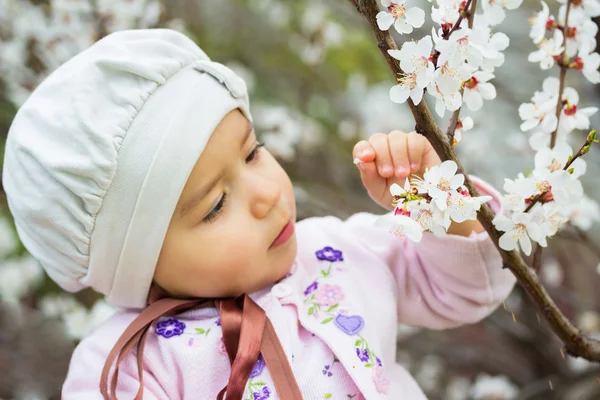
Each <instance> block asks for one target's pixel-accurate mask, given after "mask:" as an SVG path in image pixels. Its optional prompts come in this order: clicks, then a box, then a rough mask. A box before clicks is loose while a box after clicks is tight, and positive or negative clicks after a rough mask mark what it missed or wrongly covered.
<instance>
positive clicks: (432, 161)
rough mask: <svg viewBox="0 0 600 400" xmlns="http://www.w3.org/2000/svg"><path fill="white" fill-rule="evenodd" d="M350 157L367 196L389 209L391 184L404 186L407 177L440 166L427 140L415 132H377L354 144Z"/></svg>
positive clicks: (419, 174)
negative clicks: (354, 163)
mask: <svg viewBox="0 0 600 400" xmlns="http://www.w3.org/2000/svg"><path fill="white" fill-rule="evenodd" d="M352 155H353V157H354V160H355V162H357V164H356V166H357V167H358V169H359V171H360V178H361V179H362V182H363V185H364V186H365V188H366V189H367V192H368V193H369V196H371V198H372V199H373V200H374V201H375V202H377V203H378V204H379V205H380V206H382V207H384V208H387V209H388V210H391V209H392V208H393V207H392V195H391V194H390V189H389V188H390V186H391V185H392V184H393V183H397V184H398V185H400V186H401V187H404V182H405V180H406V178H407V177H408V176H409V175H412V174H416V175H418V176H420V177H423V174H424V173H425V170H426V169H427V168H431V167H434V166H436V165H440V164H441V163H442V160H440V158H439V157H438V155H437V153H436V152H435V150H434V149H433V147H431V144H430V143H429V141H428V140H427V139H425V137H424V136H423V135H419V134H418V133H416V132H411V133H404V132H402V131H392V132H390V133H389V134H387V135H386V134H383V133H376V134H374V135H373V136H371V137H370V138H369V140H368V141H367V140H361V141H360V142H358V143H356V145H355V146H354V150H353V151H352ZM358 161H360V162H358Z"/></svg>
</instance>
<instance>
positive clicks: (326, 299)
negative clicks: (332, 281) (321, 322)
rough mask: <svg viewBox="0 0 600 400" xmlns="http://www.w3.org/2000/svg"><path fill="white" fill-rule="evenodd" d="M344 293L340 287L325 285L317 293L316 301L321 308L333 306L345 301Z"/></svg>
mask: <svg viewBox="0 0 600 400" xmlns="http://www.w3.org/2000/svg"><path fill="white" fill-rule="evenodd" d="M344 297H345V296H344V292H343V291H342V288H341V287H339V286H338V285H323V286H321V287H320V288H319V289H318V290H317V291H316V292H315V301H316V302H317V304H318V305H320V306H333V305H334V304H338V303H340V302H341V301H342V300H344Z"/></svg>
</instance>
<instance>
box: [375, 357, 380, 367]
mask: <svg viewBox="0 0 600 400" xmlns="http://www.w3.org/2000/svg"><path fill="white" fill-rule="evenodd" d="M375 362H376V363H377V365H379V366H380V367H381V360H380V359H379V357H375Z"/></svg>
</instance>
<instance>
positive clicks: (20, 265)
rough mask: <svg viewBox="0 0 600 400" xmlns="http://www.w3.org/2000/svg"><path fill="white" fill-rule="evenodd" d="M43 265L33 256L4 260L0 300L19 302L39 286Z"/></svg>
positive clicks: (0, 279)
mask: <svg viewBox="0 0 600 400" xmlns="http://www.w3.org/2000/svg"><path fill="white" fill-rule="evenodd" d="M43 277H44V273H43V271H42V267H41V266H40V264H39V263H38V262H37V260H35V259H34V258H33V257H31V256H25V257H21V258H18V259H9V260H3V261H2V263H1V264H0V300H2V301H7V302H11V303H17V302H18V301H19V300H20V299H21V298H22V297H23V296H26V295H27V294H29V293H31V291H32V290H33V289H35V288H37V287H38V286H39V284H40V283H41V282H42V279H43Z"/></svg>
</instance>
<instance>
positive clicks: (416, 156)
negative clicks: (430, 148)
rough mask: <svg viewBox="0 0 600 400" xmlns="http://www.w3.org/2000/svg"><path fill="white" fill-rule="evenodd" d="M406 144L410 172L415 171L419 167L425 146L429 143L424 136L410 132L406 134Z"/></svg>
mask: <svg viewBox="0 0 600 400" xmlns="http://www.w3.org/2000/svg"><path fill="white" fill-rule="evenodd" d="M406 139H407V140H406V145H407V148H408V159H409V161H410V172H411V174H412V173H415V172H417V171H419V169H420V168H421V161H422V158H423V153H424V152H425V147H426V145H427V144H428V143H429V142H428V141H427V139H426V138H425V136H423V135H419V134H418V133H417V132H414V131H413V132H411V133H409V134H408V135H407V138H406Z"/></svg>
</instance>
